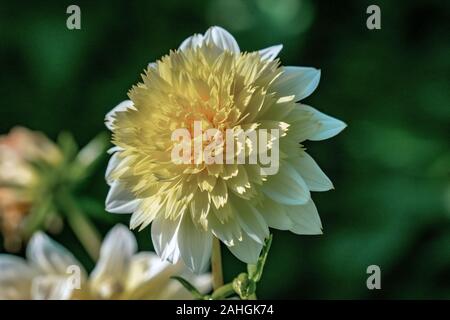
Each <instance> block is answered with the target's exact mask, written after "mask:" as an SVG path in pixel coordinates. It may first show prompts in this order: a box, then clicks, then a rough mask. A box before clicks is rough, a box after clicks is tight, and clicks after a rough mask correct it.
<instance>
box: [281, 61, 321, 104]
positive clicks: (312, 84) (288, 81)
mask: <svg viewBox="0 0 450 320" xmlns="http://www.w3.org/2000/svg"><path fill="white" fill-rule="evenodd" d="M283 70H284V72H283V73H282V74H281V76H280V77H279V78H278V79H276V80H275V81H274V83H273V85H272V88H273V90H274V91H276V92H278V94H279V95H280V96H291V95H293V94H294V95H295V100H296V101H299V100H302V99H304V98H306V97H307V96H309V95H310V94H311V93H313V91H314V90H315V89H316V88H317V86H318V85H319V80H320V70H318V69H315V68H308V67H283Z"/></svg>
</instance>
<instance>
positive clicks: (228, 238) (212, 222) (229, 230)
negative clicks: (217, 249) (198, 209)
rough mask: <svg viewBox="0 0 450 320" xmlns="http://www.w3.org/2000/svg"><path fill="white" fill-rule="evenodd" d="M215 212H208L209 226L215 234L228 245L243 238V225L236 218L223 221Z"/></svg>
mask: <svg viewBox="0 0 450 320" xmlns="http://www.w3.org/2000/svg"><path fill="white" fill-rule="evenodd" d="M213 213H214V212H212V213H211V214H208V227H209V228H210V229H211V232H212V234H213V235H214V236H216V237H217V238H218V239H220V241H222V242H223V243H225V244H226V245H227V246H231V245H233V244H234V243H235V242H236V241H238V240H240V239H242V230H241V226H240V225H239V222H238V221H237V220H236V219H235V218H229V219H228V220H227V222H226V223H221V222H220V221H219V219H218V218H217V217H216V215H215V214H213ZM236 215H237V212H236Z"/></svg>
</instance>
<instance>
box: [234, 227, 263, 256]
mask: <svg viewBox="0 0 450 320" xmlns="http://www.w3.org/2000/svg"><path fill="white" fill-rule="evenodd" d="M262 247H263V245H262V244H261V243H258V242H256V241H255V240H253V239H252V238H250V237H249V236H248V235H247V234H245V232H243V234H242V241H238V242H236V243H235V244H234V246H231V247H228V249H230V251H231V253H233V254H234V255H235V256H236V258H238V259H239V260H241V261H243V262H245V263H250V264H256V262H257V261H258V258H259V254H260V253H261V249H262Z"/></svg>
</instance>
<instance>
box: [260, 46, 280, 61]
mask: <svg viewBox="0 0 450 320" xmlns="http://www.w3.org/2000/svg"><path fill="white" fill-rule="evenodd" d="M281 49H283V45H282V44H278V45H276V46H271V47H268V48H265V49H262V50H259V55H260V56H261V60H267V61H273V60H274V59H275V58H276V57H277V56H278V54H279V53H280V51H281Z"/></svg>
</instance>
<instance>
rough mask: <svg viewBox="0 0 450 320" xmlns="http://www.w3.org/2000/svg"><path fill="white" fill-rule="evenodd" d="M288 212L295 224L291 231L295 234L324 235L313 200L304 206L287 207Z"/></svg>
mask: <svg viewBox="0 0 450 320" xmlns="http://www.w3.org/2000/svg"><path fill="white" fill-rule="evenodd" d="M286 211H287V213H288V215H289V217H290V218H291V219H292V221H293V222H294V226H293V227H292V228H291V229H289V230H290V231H292V232H293V233H296V234H306V235H314V234H322V222H321V221H320V216H319V213H318V212H317V208H316V206H315V204H314V202H313V201H312V199H311V200H310V201H308V203H306V204H304V205H302V206H287V207H286Z"/></svg>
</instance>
